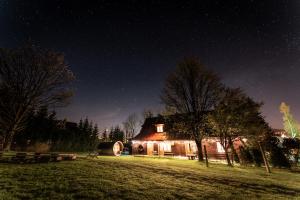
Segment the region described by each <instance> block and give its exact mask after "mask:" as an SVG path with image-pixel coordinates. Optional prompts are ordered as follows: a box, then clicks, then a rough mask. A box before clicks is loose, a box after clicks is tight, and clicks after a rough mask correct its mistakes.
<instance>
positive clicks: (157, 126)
mask: <svg viewBox="0 0 300 200" xmlns="http://www.w3.org/2000/svg"><path fill="white" fill-rule="evenodd" d="M156 131H157V132H158V133H162V132H164V125H163V124H157V125H156Z"/></svg>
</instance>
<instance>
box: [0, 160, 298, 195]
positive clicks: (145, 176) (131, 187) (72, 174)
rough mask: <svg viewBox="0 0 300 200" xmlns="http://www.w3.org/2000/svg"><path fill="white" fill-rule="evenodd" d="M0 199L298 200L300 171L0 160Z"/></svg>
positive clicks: (167, 163)
mask: <svg viewBox="0 0 300 200" xmlns="http://www.w3.org/2000/svg"><path fill="white" fill-rule="evenodd" d="M0 177H1V178H0V199H5V200H6V199H139V200H140V199H157V200H159V199H300V174H299V173H292V172H289V171H287V170H274V169H273V173H272V174H267V173H266V172H265V171H264V169H263V168H242V167H234V168H229V167H227V166H225V165H221V164H211V165H210V167H209V168H206V167H205V165H203V164H199V163H198V162H197V161H189V160H176V159H154V158H137V157H130V156H128V157H99V158H98V159H83V158H80V159H79V160H77V161H69V162H67V161H66V162H60V163H49V164H0Z"/></svg>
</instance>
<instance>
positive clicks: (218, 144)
mask: <svg viewBox="0 0 300 200" xmlns="http://www.w3.org/2000/svg"><path fill="white" fill-rule="evenodd" d="M217 151H218V153H224V152H225V150H224V148H223V147H222V145H221V144H220V142H217Z"/></svg>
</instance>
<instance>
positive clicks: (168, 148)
mask: <svg viewBox="0 0 300 200" xmlns="http://www.w3.org/2000/svg"><path fill="white" fill-rule="evenodd" d="M163 145H164V151H165V152H171V151H172V148H171V143H169V142H164V143H163Z"/></svg>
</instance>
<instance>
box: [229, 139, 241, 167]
mask: <svg viewBox="0 0 300 200" xmlns="http://www.w3.org/2000/svg"><path fill="white" fill-rule="evenodd" d="M228 142H229V146H230V149H231V152H232V155H233V160H234V161H235V162H237V163H240V159H239V156H238V154H237V153H236V150H235V148H234V145H233V142H232V140H231V138H229V141H228Z"/></svg>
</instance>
